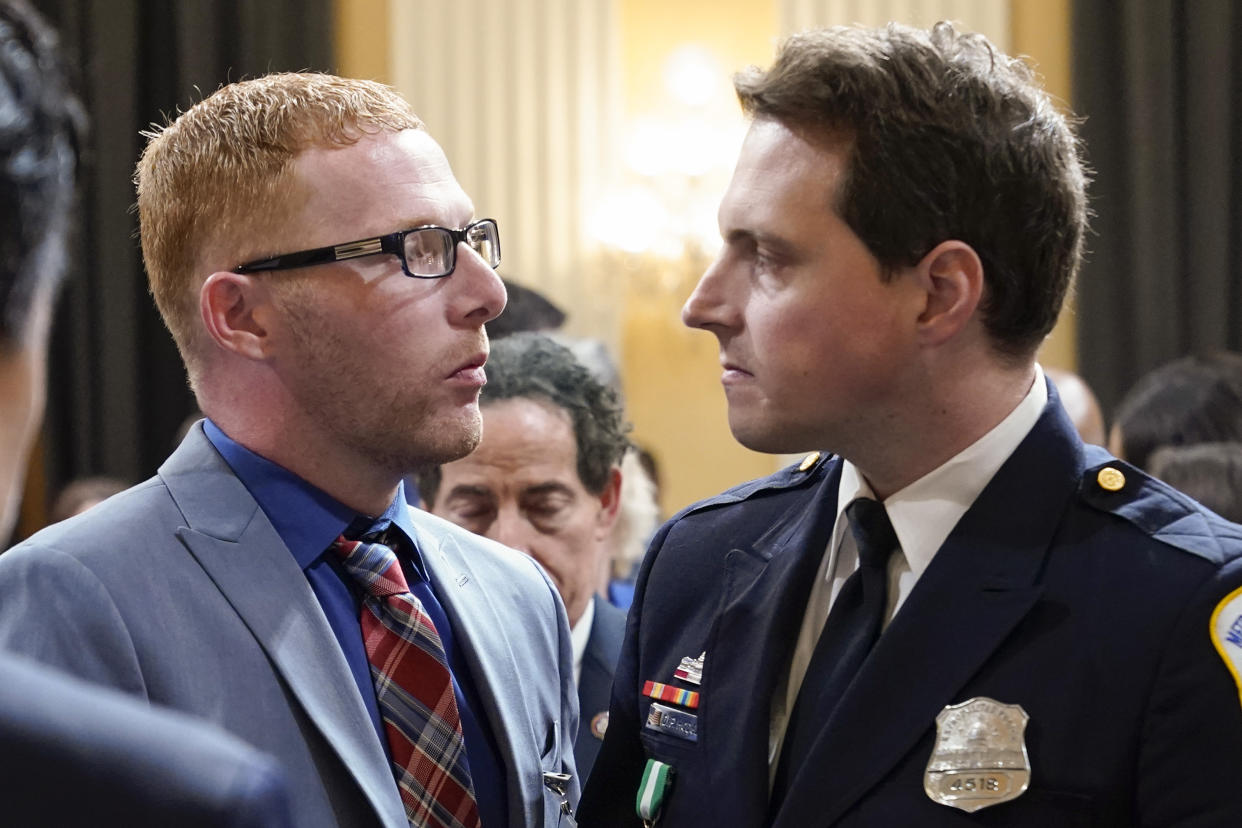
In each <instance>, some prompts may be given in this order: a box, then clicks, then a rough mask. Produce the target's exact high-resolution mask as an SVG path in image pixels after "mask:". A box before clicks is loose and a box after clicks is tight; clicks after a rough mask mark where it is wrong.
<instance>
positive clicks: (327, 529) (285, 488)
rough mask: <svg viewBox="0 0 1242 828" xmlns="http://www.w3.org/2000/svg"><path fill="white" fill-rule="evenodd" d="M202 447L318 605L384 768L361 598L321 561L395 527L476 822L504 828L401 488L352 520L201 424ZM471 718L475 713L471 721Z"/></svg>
mask: <svg viewBox="0 0 1242 828" xmlns="http://www.w3.org/2000/svg"><path fill="white" fill-rule="evenodd" d="M203 431H204V433H206V435H207V439H208V440H210V441H211V444H212V445H213V446H215V447H216V450H217V451H219V452H220V454H221V456H223V457H224V460H225V462H227V463H228V464H229V466H230V467H231V468H232V469H233V472H234V473H235V474H236V475H237V477H238V479H239V480H241V482H242V483H243V484H244V485H245V487H246V489H247V490H248V491H249V492H250V494H251V495H253V496H254V499H255V500H256V501H257V502H258V504H259V507H260V508H261V509H262V510H263V512H264V514H266V515H267V517H268V520H270V521H271V522H272V526H273V527H275V529H276V533H277V534H278V535H280V539H281V540H282V541H284V543H285V546H287V547H288V548H289V551H290V552H292V553H293V558H294V560H296V561H297V563H298V566H299V567H301V569H302V572H303V573H305V575H306V580H307V581H309V582H310V586H311V590H312V591H313V592H314V593H315V597H316V598H317V599H318V600H319V604H320V606H321V607H322V608H323V612H324V615H325V616H327V619H328V624H329V626H331V627H332V632H333V633H334V634H335V635H336V639H337V641H338V642H339V643H340V645H341V650H342V651H343V652H344V654H345V661H346V663H348V664H349V669H350V671H351V672H352V673H353V676H354V682H355V683H356V684H357V685H358V692H359V693H360V694H361V695H362V701H363V704H365V705H366V708H367V712H368V713H369V714H370V716H371V723H372V724H373V725H374V726H375V732H376V735H377V736H378V737H379V740H380V744H381V745H383V747H384V753H385V755H387V756H388V757H389V761H390V762H391V759H392V755H391V752H390V751H389V748H388V739H387V737H386V736H385V734H384V726H383V722H382V721H381V719H380V713H379V704H378V702H377V701H376V698H375V685H374V683H373V682H372V680H371V666H370V663H369V662H368V661H367V654H366V648H365V646H364V645H363V642H362V626H361V623H360V621H359V617H360V613H361V608H362V597H361V592H360V591H358V590H357V588H356V587H355V586H354V583H353V579H352V578H351V577H350V576H349V575H348V574H347V573H346V572H345V571H344V568H343V567H342V565H341V563H340V562H339V561H338V560H337V559H336V557H335V556H334V555H329V554H326V553H327V550H328V547H329V546H331V544H332V542H333V541H335V540H336V539H337V537H338V536H340V535H342V534H348V535H349V536H350V537H358V536H361V535H363V534H366V533H370V532H380V531H384V530H390V531H391V529H390V527H396V529H399V530H400V532H401V534H403V535H404V542H403V543H401V550H400V554H399V555H398V559H399V560H400V562H401V569H402V571H403V572H404V573H405V579H406V582H407V583H408V584H409V587H410V592H411V593H412V594H413V595H415V596H416V597H417V598H418V600H419V601H421V602H422V604H423V607H424V609H426V611H427V614H428V615H429V616H431V621H432V623H433V624H435V626H436V631H437V632H439V634H440V640H441V641H442V642H443V644H444V651H445V653H446V655H447V656H448V662H449V667H450V670H451V672H452V676H453V691H454V695H455V696H456V697H457V708H458V711H459V713H460V715H461V729H462V737H463V739H464V740H465V743H466V755H467V757H468V765H469V768H470V776H471V779H472V780H473V781H474V789H475V799H476V800H477V801H478V804H479V818H480V819H481V821H482V823H483V826H484V828H505V826H508V824H509V815H508V796H507V787H508V786H507V784H506V782H505V773H504V763H503V762H502V761H501V759H500V748H499V746H498V744H497V742H496V736H495V734H494V733H493V732H492V729H491V726H490V724H489V723H488V721H487V718H486V716H485V715H481V711H482V710H483V706H482V701H481V699H480V696H479V693H478V688H477V687H475V684H474V680H473V677H472V676H471V675H470V668H469V666H468V665H467V663H466V660H465V656H464V654H463V653H462V652H461V649H460V648H459V647H456V646H455V644H454V641H453V628H452V625H451V624H450V623H449V619H448V616H447V615H446V614H445V612H444V608H443V607H442V606H441V605H440V602H439V600H437V598H436V596H435V592H434V590H433V589H432V585H431V580H430V579H429V578H428V577H427V570H426V567H425V566H424V564H423V560H422V556H421V554H420V553H419V551H418V549H417V547H415V545H414V542H413V540H412V538H413V537H414V532H413V527H412V525H411V523H410V516H409V512H408V511H407V506H406V502H405V493H404V491H403V490H402V489H401V488H398V490H397V496H396V498H395V499H394V500H393V502H392V503H391V504H390V505H389V507H388V509H387V510H386V511H385V512H384V514H382V515H380V516H379V517H370V516H366V515H359V514H357V513H356V512H354V511H353V510H352V509H350V508H349V507H347V506H345V505H343V504H341V503H339V502H337V501H336V500H335V499H333V498H332V497H331V496H329V495H327V494H325V493H324V492H322V491H320V490H319V489H317V488H315V487H314V486H312V485H311V484H310V483H307V482H306V481H305V480H303V479H302V478H300V477H298V476H297V475H295V474H294V473H293V472H291V471H289V470H288V469H285V468H283V467H281V466H278V465H277V464H275V463H273V462H272V461H270V460H267V459H266V458H263V457H260V456H259V455H257V454H255V453H254V452H252V451H250V450H249V449H248V448H246V447H245V446H243V445H241V444H240V443H238V442H236V441H235V440H233V439H232V438H230V437H229V436H228V435H227V434H225V433H224V432H223V431H221V430H220V428H219V427H218V426H217V425H216V424H215V423H213V422H212V421H211V420H205V421H204V422H203ZM476 711H480V712H479V713H476Z"/></svg>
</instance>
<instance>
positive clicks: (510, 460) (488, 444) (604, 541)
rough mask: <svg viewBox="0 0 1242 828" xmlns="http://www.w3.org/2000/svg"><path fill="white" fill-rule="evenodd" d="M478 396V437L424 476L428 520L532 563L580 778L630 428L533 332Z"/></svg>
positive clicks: (594, 731) (499, 352)
mask: <svg viewBox="0 0 1242 828" xmlns="http://www.w3.org/2000/svg"><path fill="white" fill-rule="evenodd" d="M487 376H488V382H487V385H486V386H484V388H483V393H482V395H481V396H480V398H479V405H480V406H481V408H482V411H483V439H482V441H481V442H480V443H479V446H478V448H476V449H475V450H474V451H473V452H471V453H470V454H468V455H466V456H465V457H463V458H461V459H460V460H454V461H453V462H451V463H445V464H444V465H442V466H438V467H433V468H430V469H428V470H426V471H425V472H424V473H423V474H421V475H420V477H419V489H420V490H421V491H422V493H423V498H424V500H425V501H426V504H427V508H428V509H429V510H430V511H431V512H432V513H433V514H436V515H439V516H440V517H443V518H445V519H447V520H450V521H452V522H453V523H456V524H457V525H458V526H462V527H464V528H466V529H469V530H470V531H472V532H475V533H477V534H480V535H483V536H485V537H488V538H491V539H492V540H495V541H499V542H500V543H503V544H505V545H506V546H510V547H512V548H514V549H518V550H521V551H522V552H525V553H526V554H528V555H530V556H532V557H533V558H534V559H535V560H537V561H539V563H540V564H542V565H543V567H544V568H545V569H546V570H547V571H548V574H549V575H551V576H552V581H553V582H554V583H555V584H556V586H557V589H558V590H559V591H560V594H561V597H562V598H563V599H564V601H565V608H566V610H567V611H568V613H569V623H570V627H571V629H572V633H571V635H572V638H573V649H574V675H575V677H576V679H577V682H578V702H579V709H580V711H581V722H580V725H579V730H578V734H577V739H576V741H575V744H574V755H575V757H576V759H577V764H578V770H579V772H580V773H581V774H582V776H583V778H584V779H585V778H587V776H588V774H589V773H590V770H591V765H592V764H593V762H594V761H595V755H596V754H597V753H598V752H599V745H600V740H601V739H603V737H604V733H605V731H606V730H607V727H608V698H609V692H610V690H611V688H612V675H613V671H614V670H615V669H616V663H617V655H618V654H619V653H620V651H621V637H622V635H623V634H624V632H625V613H624V612H623V611H621V610H619V609H617V608H616V607H614V606H612V605H611V604H610V603H609V602H608V601H607V600H605V599H604V597H603V596H601V595H600V594H599V587H600V583H601V581H602V580H603V574H602V573H603V572H605V571H607V569H608V567H609V563H610V555H609V552H610V549H611V546H610V539H611V537H612V535H613V532H614V530H615V529H616V522H617V518H618V513H619V506H620V498H621V489H622V476H621V458H622V455H624V454H625V451H626V449H627V448H628V446H629V441H628V440H627V439H626V436H625V435H626V432H627V431H628V425H627V424H626V422H625V418H624V415H623V413H622V408H621V402H620V399H619V397H618V396H617V394H616V393H615V392H614V391H613V390H612V389H611V388H610V387H608V386H607V385H605V384H604V383H603V382H601V381H600V380H599V379H597V378H596V377H595V376H594V375H593V374H592V373H591V371H590V370H588V369H587V368H586V367H585V366H584V365H582V364H581V363H580V362H579V361H578V360H577V359H576V358H575V357H574V354H573V352H572V351H570V350H569V349H568V348H565V347H563V346H562V345H560V344H558V343H556V342H554V341H552V340H551V339H549V338H547V337H544V336H539V335H537V334H530V333H520V334H513V335H511V336H507V337H505V338H504V339H501V340H498V341H497V342H495V343H494V344H493V346H492V352H491V356H490V357H489V358H488V363H487Z"/></svg>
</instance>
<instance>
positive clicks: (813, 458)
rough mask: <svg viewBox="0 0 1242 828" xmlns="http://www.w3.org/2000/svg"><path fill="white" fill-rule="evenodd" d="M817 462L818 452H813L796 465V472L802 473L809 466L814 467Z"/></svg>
mask: <svg viewBox="0 0 1242 828" xmlns="http://www.w3.org/2000/svg"><path fill="white" fill-rule="evenodd" d="M817 462H819V452H818V451H813V452H811V453H810V454H808V455H807V456H806V457H803V458H802V462H801V463H799V464H798V471H801V472H804V471H806V470H807V469H809V468H810V467H811V466H814V465H815V464H816V463H817Z"/></svg>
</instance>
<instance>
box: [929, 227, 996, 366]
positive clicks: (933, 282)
mask: <svg viewBox="0 0 1242 828" xmlns="http://www.w3.org/2000/svg"><path fill="white" fill-rule="evenodd" d="M914 271H915V274H916V278H917V279H918V281H919V284H920V285H921V286H922V287H923V290H924V291H925V295H926V299H925V303H924V306H923V309H922V312H921V313H920V314H919V317H918V338H919V341H920V343H921V344H923V345H932V346H934V345H940V344H942V343H944V342H948V341H949V340H951V339H953V338H954V337H955V336H957V335H958V333H960V332H961V331H962V329H963V328H965V327H966V325H967V323H968V322H970V320H971V318H972V317H973V316H974V315H975V311H976V309H978V307H979V302H980V301H981V300H982V298H983V287H984V285H983V262H982V261H980V259H979V255H978V254H977V253H975V250H974V248H973V247H971V246H970V245H968V244H966V242H963V241H957V240H956V239H950V240H949V241H943V242H941V243H940V244H938V245H936V246H935V247H933V248H932V249H931V250H930V251H928V253H927V255H926V256H924V257H923V258H922V259H920V260H919V263H918V264H917V265H915V266H914Z"/></svg>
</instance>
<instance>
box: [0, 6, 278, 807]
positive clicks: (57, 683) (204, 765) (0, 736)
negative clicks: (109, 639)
mask: <svg viewBox="0 0 1242 828" xmlns="http://www.w3.org/2000/svg"><path fill="white" fill-rule="evenodd" d="M83 122H84V117H83V115H82V112H81V108H80V106H79V104H78V102H77V101H76V99H75V98H74V96H73V95H72V94H71V93H70V92H69V89H68V87H67V83H66V79H65V74H64V69H63V66H62V65H61V62H60V60H59V58H58V55H57V50H56V39H55V36H54V35H53V34H52V32H51V30H50V29H49V28H48V27H47V25H46V24H45V23H44V22H43V20H42V19H41V18H39V17H38V16H37V15H36V14H35V12H34V11H33V10H32V9H31V8H30V7H29V6H28V5H27V4H26V3H25V2H22V1H21V0H3V2H0V209H2V210H3V221H0V440H3V444H2V445H0V504H3V512H2V514H0V536H3V537H7V536H8V533H9V532H10V531H11V529H12V527H13V519H14V512H15V506H16V502H17V493H18V492H19V491H20V490H21V481H22V478H23V475H24V472H25V469H26V458H27V456H28V454H29V452H30V446H31V443H32V442H33V439H34V435H35V434H36V433H37V431H38V428H39V424H40V422H41V421H42V416H43V402H44V397H45V392H46V386H47V343H48V337H49V332H50V326H51V317H52V306H53V304H54V300H55V296H56V292H57V288H58V285H59V283H60V281H61V278H62V276H63V273H64V266H65V245H66V234H67V233H68V232H69V229H70V225H71V223H72V217H73V209H72V207H73V203H74V180H75V169H76V166H77V162H78V148H79V141H80V140H81V135H82V130H83ZM12 588H13V587H12V585H6V587H4V588H0V605H5V604H7V603H9V601H10V600H11V589H12ZM286 797H287V793H286V791H285V787H284V782H283V780H282V776H281V770H280V768H279V766H278V765H277V764H276V762H275V761H274V760H273V759H271V758H270V757H266V756H263V755H262V754H260V753H259V752H257V751H255V750H254V749H252V748H250V747H248V746H246V745H245V744H243V743H242V742H241V741H240V740H238V739H236V738H233V737H231V736H229V735H227V734H225V733H223V732H220V731H218V730H217V729H216V728H213V727H210V726H208V725H206V724H204V723H200V722H196V721H194V720H192V719H190V718H189V717H187V716H183V715H178V714H173V713H168V712H162V711H155V710H152V709H150V708H149V707H148V706H147V705H146V704H145V703H144V702H141V701H139V700H137V699H132V698H129V697H127V696H124V695H122V694H120V693H116V692H113V691H111V690H107V689H104V688H100V687H95V686H91V685H89V684H86V683H85V682H81V681H78V680H76V679H73V678H71V677H69V676H66V675H64V674H62V673H60V672H57V671H53V670H51V669H49V668H47V667H45V666H42V665H39V664H37V663H35V662H33V661H30V660H28V659H24V658H19V657H16V656H13V655H11V654H8V653H0V823H2V824H4V825H6V826H18V827H19V828H27V826H28V827H29V828H49V826H51V828H59V826H71V825H74V826H76V825H81V824H83V822H89V823H90V824H92V825H102V826H126V828H133V826H138V828H156V827H157V826H160V827H161V828H162V826H167V825H178V826H189V827H190V828H208V826H211V828H219V827H220V826H231V827H232V828H241V826H247V828H280V826H286V825H291V824H292V823H291V822H290V819H289V811H288V805H287V801H286Z"/></svg>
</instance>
